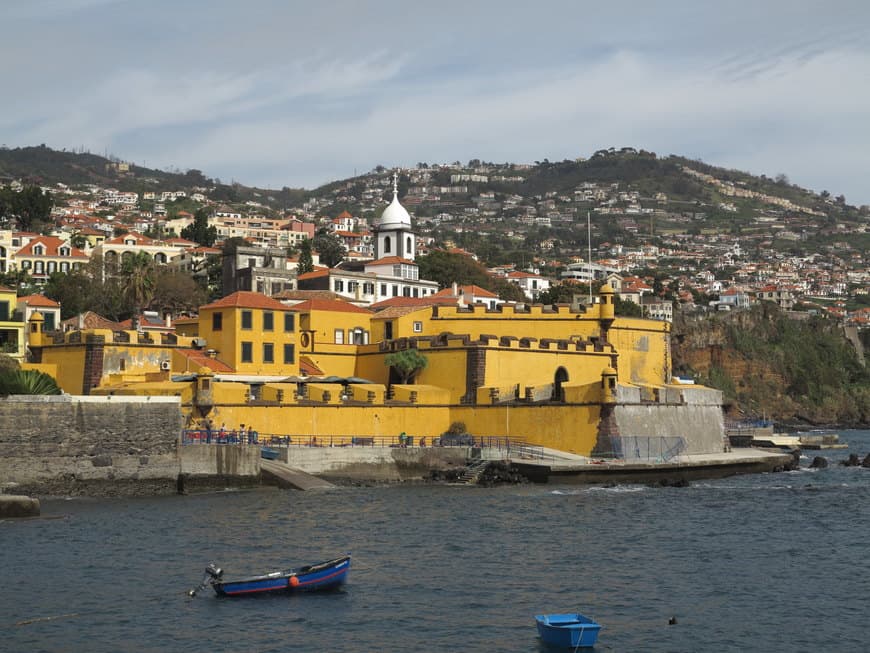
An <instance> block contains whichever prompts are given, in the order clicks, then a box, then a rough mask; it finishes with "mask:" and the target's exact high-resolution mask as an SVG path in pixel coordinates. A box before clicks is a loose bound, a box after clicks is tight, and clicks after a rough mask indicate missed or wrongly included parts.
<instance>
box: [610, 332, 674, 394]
mask: <svg viewBox="0 0 870 653" xmlns="http://www.w3.org/2000/svg"><path fill="white" fill-rule="evenodd" d="M669 327H670V325H669V324H668V323H667V322H660V321H658V320H640V319H635V320H631V319H626V320H622V319H619V320H617V321H616V322H615V323H614V325H613V327H612V328H611V329H610V333H609V334H608V341H609V342H611V343H612V344H613V345H614V347H615V349H616V351H618V352H619V358H618V363H617V370H618V372H619V380H620V382H622V383H634V384H637V385H662V384H664V383H667V382H669V381H670V378H671V360H670V344H669Z"/></svg>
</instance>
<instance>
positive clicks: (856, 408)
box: [671, 303, 870, 426]
mask: <svg viewBox="0 0 870 653" xmlns="http://www.w3.org/2000/svg"><path fill="white" fill-rule="evenodd" d="M671 345H672V354H673V361H674V370H675V372H676V373H678V374H681V375H690V376H692V377H693V378H694V379H695V380H696V381H697V382H698V383H703V384H704V385H709V386H711V387H714V388H718V389H719V390H722V391H723V392H724V394H725V401H726V410H727V411H728V414H729V416H731V417H733V418H735V419H739V418H744V417H746V418H754V417H766V418H768V419H773V420H774V421H776V422H777V423H779V424H784V425H800V424H810V425H819V426H821V425H834V424H836V425H843V426H847V425H854V426H859V425H860V426H866V425H867V424H870V369H868V366H867V364H866V361H862V360H861V358H859V354H858V352H857V351H856V349H855V347H854V346H853V344H852V343H850V342H849V341H848V340H847V339H846V338H845V336H844V334H843V330H842V328H841V327H840V326H839V325H838V324H836V323H835V322H834V321H833V320H829V319H825V318H822V317H816V316H802V319H794V318H793V317H790V316H788V315H786V314H784V313H783V312H782V311H780V310H779V308H777V307H776V306H775V305H773V304H769V303H762V304H761V305H758V306H755V307H754V308H753V309H751V310H748V311H735V312H729V313H719V314H716V315H713V316H709V317H702V318H698V319H694V318H682V317H680V318H678V319H677V320H676V321H675V322H674V325H673V331H672V336H671Z"/></svg>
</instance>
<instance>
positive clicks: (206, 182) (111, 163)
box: [0, 145, 306, 208]
mask: <svg viewBox="0 0 870 653" xmlns="http://www.w3.org/2000/svg"><path fill="white" fill-rule="evenodd" d="M15 179H19V180H22V181H24V182H27V183H34V184H40V185H43V186H54V185H56V184H64V185H66V186H69V187H71V188H82V187H85V186H89V185H96V186H101V187H110V188H114V189H116V190H119V191H125V192H138V193H142V192H144V191H149V190H151V191H153V190H158V189H159V190H184V191H187V192H188V193H190V192H193V191H197V190H200V191H207V192H208V194H209V197H210V198H211V199H213V200H214V201H218V202H227V203H244V202H247V201H258V202H262V203H264V204H267V205H270V206H273V207H275V208H279V207H284V206H289V205H292V204H294V203H297V202H301V201H302V200H303V199H304V197H305V195H306V192H305V191H303V190H300V189H291V188H286V187H285V188H283V189H280V190H269V189H259V188H255V187H249V186H244V185H242V184H237V183H233V184H224V183H221V181H220V180H219V179H211V178H209V177H207V176H205V175H204V174H203V173H202V172H200V171H199V170H188V171H186V172H180V171H176V172H172V171H165V170H157V169H153V168H144V167H142V166H137V165H135V164H133V163H127V162H124V161H122V160H119V159H117V158H106V157H103V156H99V155H97V154H91V153H90V152H71V151H66V150H64V151H58V150H53V149H51V148H49V147H45V146H44V145H39V146H36V147H18V148H12V149H10V148H0V184H2V183H4V182H6V181H12V180H15Z"/></svg>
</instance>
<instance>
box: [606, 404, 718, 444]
mask: <svg viewBox="0 0 870 653" xmlns="http://www.w3.org/2000/svg"><path fill="white" fill-rule="evenodd" d="M614 417H615V418H616V424H617V427H618V429H619V434H620V435H621V436H642V437H663V438H673V437H676V436H679V437H683V438H685V440H686V450H685V451H684V452H683V453H687V454H702V453H703V454H706V453H721V452H722V447H723V433H724V428H725V427H724V423H723V415H722V407H721V406H720V405H718V404H702V403H695V404H684V405H669V404H639V405H638V404H635V405H626V404H622V405H617V406H616V408H615V411H614Z"/></svg>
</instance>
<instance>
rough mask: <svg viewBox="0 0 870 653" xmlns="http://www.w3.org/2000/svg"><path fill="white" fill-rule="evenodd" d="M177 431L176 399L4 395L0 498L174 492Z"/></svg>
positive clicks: (178, 406) (178, 405) (0, 424)
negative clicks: (102, 488) (106, 489)
mask: <svg viewBox="0 0 870 653" xmlns="http://www.w3.org/2000/svg"><path fill="white" fill-rule="evenodd" d="M180 430H181V403H180V401H179V398H178V397H151V398H145V397H117V396H116V397H84V396H70V395H61V396H11V397H7V398H6V399H2V400H0V492H3V491H6V492H10V491H14V492H15V493H21V492H31V493H39V494H58V495H67V494H99V493H100V491H99V490H98V489H97V490H95V489H94V488H96V487H98V486H100V485H111V486H112V490H111V492H110V493H112V494H127V493H130V494H138V493H146V494H155V493H163V492H166V493H170V492H174V491H175V487H176V485H175V483H176V478H177V476H178V472H179V462H178V440H179V435H180Z"/></svg>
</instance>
